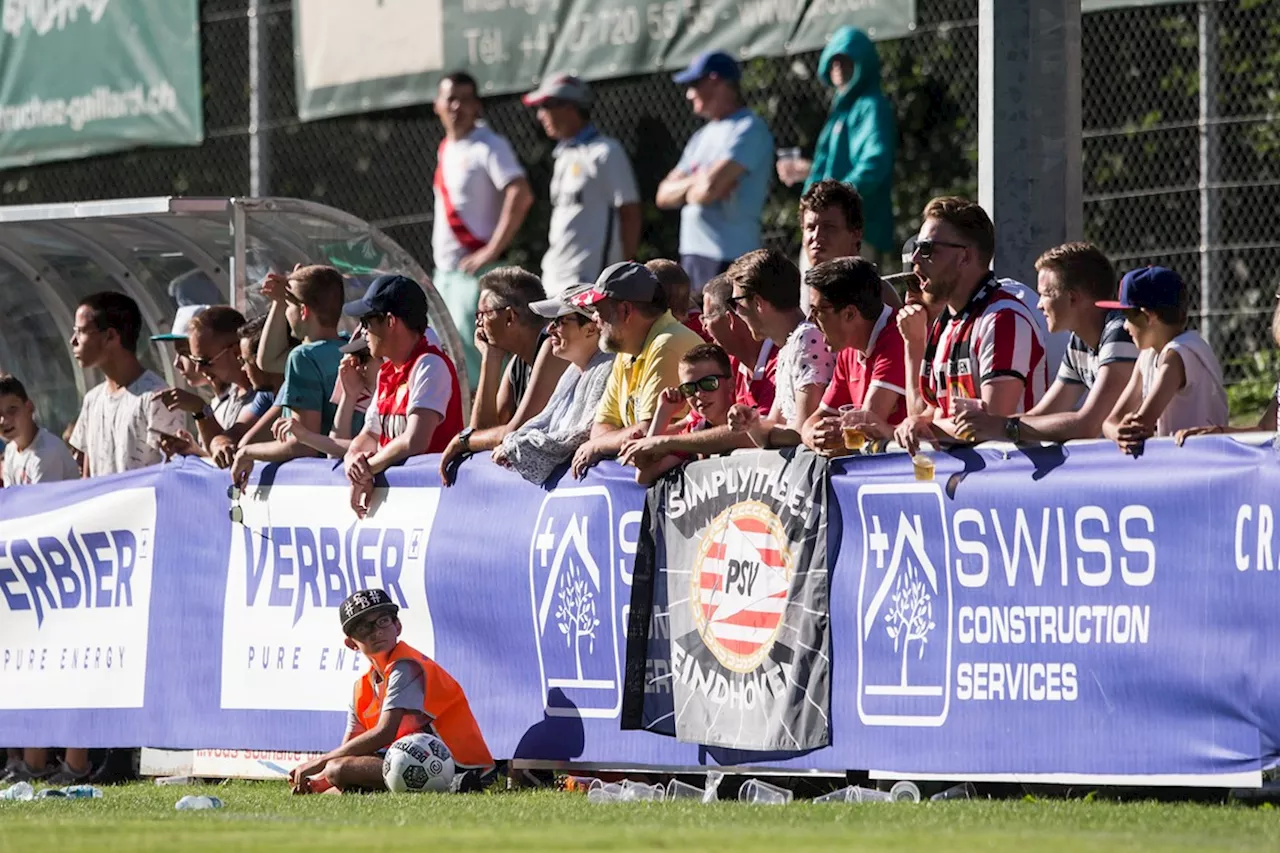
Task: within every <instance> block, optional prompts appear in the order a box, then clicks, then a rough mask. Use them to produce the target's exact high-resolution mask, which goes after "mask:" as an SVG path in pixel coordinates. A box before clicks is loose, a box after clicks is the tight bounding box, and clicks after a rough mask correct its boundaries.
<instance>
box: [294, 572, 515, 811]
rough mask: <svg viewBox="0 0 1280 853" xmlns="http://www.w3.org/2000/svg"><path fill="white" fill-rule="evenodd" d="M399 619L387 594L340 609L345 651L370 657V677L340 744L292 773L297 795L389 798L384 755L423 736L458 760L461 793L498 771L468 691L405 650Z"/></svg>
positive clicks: (358, 690)
mask: <svg viewBox="0 0 1280 853" xmlns="http://www.w3.org/2000/svg"><path fill="white" fill-rule="evenodd" d="M399 612H400V608H399V607H398V606H397V605H396V604H395V603H394V602H393V601H392V600H391V596H389V595H387V593H386V592H385V591H383V590H381V589H366V590H361V591H359V592H356V593H354V594H353V595H351V596H350V597H349V598H348V599H347V600H346V601H344V602H342V604H341V605H340V606H339V608H338V614H339V616H340V617H341V619H342V632H343V633H344V634H345V635H346V640H345V644H346V646H347V648H349V649H351V650H353V651H358V652H360V654H362V655H364V656H365V658H366V659H367V660H368V661H369V670H368V671H367V672H366V673H365V674H364V675H362V676H360V678H359V679H357V681H356V683H355V689H354V690H353V692H352V698H351V705H350V707H349V708H348V710H347V730H346V734H345V735H344V736H343V738H342V744H341V745H340V746H338V747H337V748H336V749H333V750H331V751H329V752H327V753H325V754H324V755H322V756H320V757H319V758H316V759H313V760H311V761H308V762H306V763H305V764H300V765H298V766H297V767H295V768H294V769H293V770H292V771H290V773H289V783H290V785H291V786H292V787H293V792H294V793H295V794H317V793H322V792H324V791H327V790H329V789H337V790H338V791H345V790H348V789H358V790H365V791H384V790H386V783H385V782H383V779H382V761H383V754H384V753H385V752H386V750H387V747H389V746H391V744H393V743H395V742H396V741H397V740H399V739H400V738H402V737H405V736H406V735H411V734H417V733H418V732H427V733H429V734H433V735H435V736H436V737H438V738H440V739H441V740H442V741H444V744H445V746H447V747H449V751H450V752H451V753H453V761H454V764H455V766H456V767H457V773H456V775H455V776H454V783H453V789H454V790H455V791H467V790H475V789H478V788H480V787H482V786H483V784H484V777H485V775H486V774H488V773H489V772H490V771H492V769H493V756H491V755H490V754H489V748H488V747H487V746H486V745H485V742H484V736H483V735H481V733H480V726H479V724H478V723H477V722H476V718H475V716H474V715H472V713H471V706H470V705H469V704H468V703H467V696H466V694H465V693H464V692H463V690H462V687H461V686H460V685H459V684H458V682H457V681H455V680H454V679H453V677H452V676H451V675H450V674H449V673H448V672H446V671H445V669H444V667H442V666H440V665H439V664H438V663H436V662H435V661H433V660H432V659H431V658H429V657H427V656H426V655H424V654H422V652H419V651H418V650H417V649H415V648H413V647H412V646H410V645H408V644H406V643H402V642H400V631H401V625H400V618H399Z"/></svg>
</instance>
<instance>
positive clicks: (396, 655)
mask: <svg viewBox="0 0 1280 853" xmlns="http://www.w3.org/2000/svg"><path fill="white" fill-rule="evenodd" d="M401 660H408V661H413V662H414V663H416V664H417V665H418V666H420V667H422V684H423V686H424V688H425V694H426V698H425V700H424V701H423V705H422V713H423V714H424V715H426V717H427V724H426V725H422V723H421V718H420V717H418V715H416V714H414V715H409V714H406V715H405V717H404V719H403V720H402V721H401V722H400V729H399V731H397V732H396V739H397V740H399V739H400V738H402V737H404V736H405V735H411V734H414V733H415V732H420V731H428V732H431V733H432V734H434V735H436V736H437V737H438V738H440V739H441V740H442V741H444V743H445V746H447V747H449V751H450V752H452V753H453V761H454V764H456V765H457V767H458V769H460V770H463V769H473V768H477V767H492V766H493V756H492V755H490V754H489V747H487V746H485V742H484V736H483V735H481V734H480V725H479V724H478V723H477V722H476V718H475V717H474V716H473V715H472V713H471V706H470V705H468V704H467V696H466V694H465V693H463V692H462V687H461V686H460V685H459V684H458V682H456V681H454V680H453V676H451V675H449V673H447V672H445V669H444V667H442V666H440V665H439V664H438V663H436V662H435V661H433V660H432V659H431V658H429V657H427V656H426V655H424V654H422V653H421V652H419V651H418V650H417V649H415V648H413V647H412V646H409V645H406V644H405V643H397V644H396V647H395V648H394V649H392V650H391V654H390V655H389V656H388V657H387V663H386V667H385V668H384V669H382V670H381V671H379V670H378V665H377V664H376V663H373V664H372V665H371V666H370V667H369V671H368V672H366V673H365V674H364V675H362V676H360V678H359V679H358V680H357V681H356V685H355V704H354V707H355V712H356V719H358V720H359V721H360V723H361V724H362V725H363V726H364V728H365V731H369V730H370V729H372V728H373V727H374V726H376V725H377V724H378V718H379V717H380V716H382V700H383V697H384V695H385V693H386V684H387V672H388V671H389V670H390V669H391V665H392V664H393V663H395V662H396V661H401ZM371 663H372V662H371Z"/></svg>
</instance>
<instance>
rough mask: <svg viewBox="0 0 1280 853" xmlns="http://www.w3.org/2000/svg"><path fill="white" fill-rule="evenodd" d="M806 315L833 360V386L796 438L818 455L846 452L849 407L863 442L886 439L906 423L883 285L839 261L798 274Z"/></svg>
mask: <svg viewBox="0 0 1280 853" xmlns="http://www.w3.org/2000/svg"><path fill="white" fill-rule="evenodd" d="M804 282H805V286H806V287H807V288H808V289H809V304H810V305H811V306H812V307H811V309H810V311H809V314H810V316H811V317H812V318H813V321H814V323H816V324H817V326H818V329H819V330H820V331H821V332H822V337H823V338H825V339H826V341H827V345H828V346H829V347H830V348H831V350H832V352H835V353H836V367H835V372H834V374H833V375H832V377H831V384H830V385H828V386H827V390H826V392H825V393H824V394H823V395H822V402H821V403H820V404H819V406H818V409H817V411H815V412H814V413H813V414H811V415H809V418H808V420H806V421H805V423H804V429H803V430H802V432H801V434H802V437H803V438H804V443H805V444H806V445H807V446H808V447H809V448H810V449H812V450H813V451H814V452H816V453H821V454H824V455H828V456H839V455H841V454H843V453H844V452H845V451H846V447H845V442H844V433H843V427H845V426H849V425H851V424H850V423H846V422H844V419H842V416H841V411H842V410H844V409H845V407H853V408H854V409H857V410H858V412H857V414H856V416H854V417H855V418H856V422H857V424H858V425H859V427H860V428H861V430H862V432H863V434H864V435H867V436H870V437H873V438H885V439H887V438H889V437H890V436H891V435H892V434H893V428H894V427H896V426H897V425H898V424H900V423H902V420H903V419H904V418H905V417H906V416H907V406H906V394H907V391H906V384H907V378H906V354H905V352H904V350H903V344H902V336H901V335H900V334H899V333H898V323H897V318H896V316H895V315H896V314H897V312H896V310H895V309H894V308H893V307H892V306H890V305H886V304H884V300H883V299H882V298H881V294H882V291H883V282H882V281H881V279H880V275H879V273H878V272H877V271H876V268H875V266H874V265H872V263H871V262H870V261H868V260H865V259H863V258H837V259H836V260H834V261H827V262H826V263H821V264H818V265H817V266H815V267H811V268H810V269H809V271H808V272H806V273H805V274H804Z"/></svg>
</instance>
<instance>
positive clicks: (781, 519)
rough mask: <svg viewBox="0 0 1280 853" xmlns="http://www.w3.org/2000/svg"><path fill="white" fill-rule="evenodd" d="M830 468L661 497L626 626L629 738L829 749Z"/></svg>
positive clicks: (758, 460) (729, 459) (700, 485)
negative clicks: (633, 734)
mask: <svg viewBox="0 0 1280 853" xmlns="http://www.w3.org/2000/svg"><path fill="white" fill-rule="evenodd" d="M828 477H829V474H828V468H827V460H826V459H824V458H822V457H820V456H818V455H816V454H813V453H811V452H809V451H807V450H799V451H794V452H791V451H788V453H787V454H780V453H776V452H765V451H759V452H753V453H735V454H734V455H732V456H726V457H720V458H716V459H710V460H706V461H703V462H695V463H693V464H690V465H686V466H685V467H684V468H683V469H682V470H680V471H678V472H676V473H673V474H672V475H670V476H668V477H666V478H665V479H663V480H661V481H660V482H658V483H657V484H656V485H654V486H653V488H651V489H650V490H649V493H648V497H647V500H646V503H645V515H644V521H643V522H642V524H641V530H640V541H639V544H638V548H637V551H636V563H635V572H634V582H633V585H632V590H631V609H630V614H629V619H628V625H627V668H626V687H625V694H624V697H623V708H622V728H623V729H643V730H646V731H651V732H655V733H658V734H665V735H669V736H673V737H675V738H677V739H678V740H681V741H685V742H688V743H697V744H702V745H704V746H719V747H726V748H731V749H743V750H758V751H770V752H776V751H804V750H810V749H816V748H818V747H823V746H827V745H828V744H829V743H830V739H831V736H830V713H829V708H830V701H831V695H830V694H831V688H830V676H831V656H830V625H829V622H830V620H829V614H828V580H827V507H828V504H829V500H828Z"/></svg>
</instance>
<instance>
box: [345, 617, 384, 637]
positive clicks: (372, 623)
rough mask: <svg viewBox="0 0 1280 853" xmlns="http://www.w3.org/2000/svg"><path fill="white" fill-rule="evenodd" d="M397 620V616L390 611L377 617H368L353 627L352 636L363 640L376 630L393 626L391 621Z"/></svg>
mask: <svg viewBox="0 0 1280 853" xmlns="http://www.w3.org/2000/svg"><path fill="white" fill-rule="evenodd" d="M394 621H395V617H394V616H392V615H391V614H390V613H383V614H382V615H381V616H379V617H378V618H377V619H366V620H365V621H363V622H361V623H360V624H359V625H356V626H355V627H353V628H352V629H351V636H353V637H355V638H357V639H360V640H363V639H365V638H366V637H368V636H369V635H370V634H372V633H373V632H374V631H378V630H381V629H383V628H389V627H391V623H392V622H394Z"/></svg>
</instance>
